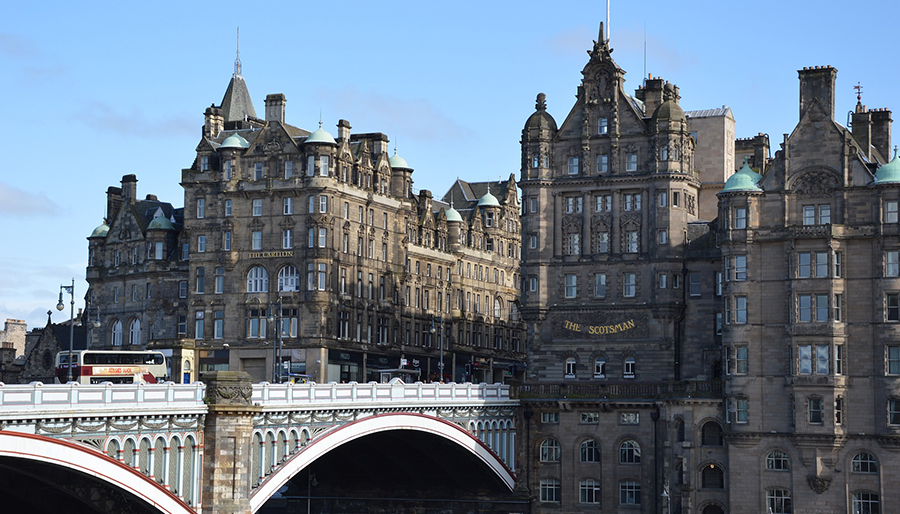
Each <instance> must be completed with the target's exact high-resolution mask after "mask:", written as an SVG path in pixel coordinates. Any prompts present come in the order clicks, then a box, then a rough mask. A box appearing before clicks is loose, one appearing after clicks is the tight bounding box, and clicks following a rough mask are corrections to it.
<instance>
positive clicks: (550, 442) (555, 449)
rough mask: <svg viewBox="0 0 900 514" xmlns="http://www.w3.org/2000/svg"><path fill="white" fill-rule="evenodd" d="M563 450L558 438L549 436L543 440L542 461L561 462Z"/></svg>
mask: <svg viewBox="0 0 900 514" xmlns="http://www.w3.org/2000/svg"><path fill="white" fill-rule="evenodd" d="M561 452H562V450H561V449H560V447H559V441H557V440H556V439H554V438H552V437H549V438H547V439H544V441H543V442H541V462H559V457H560V455H561Z"/></svg>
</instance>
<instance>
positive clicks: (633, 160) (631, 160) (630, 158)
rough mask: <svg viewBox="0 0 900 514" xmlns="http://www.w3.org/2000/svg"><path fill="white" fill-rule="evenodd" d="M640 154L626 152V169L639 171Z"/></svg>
mask: <svg viewBox="0 0 900 514" xmlns="http://www.w3.org/2000/svg"><path fill="white" fill-rule="evenodd" d="M637 168H638V156H637V154H636V153H626V154H625V171H637Z"/></svg>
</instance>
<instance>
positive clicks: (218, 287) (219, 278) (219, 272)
mask: <svg viewBox="0 0 900 514" xmlns="http://www.w3.org/2000/svg"><path fill="white" fill-rule="evenodd" d="M215 274H216V275H215V277H216V284H215V293H216V294H222V293H224V292H225V267H224V266H216V270H215Z"/></svg>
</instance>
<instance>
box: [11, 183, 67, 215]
mask: <svg viewBox="0 0 900 514" xmlns="http://www.w3.org/2000/svg"><path fill="white" fill-rule="evenodd" d="M59 212H60V209H59V206H58V205H56V203H54V202H53V201H52V200H50V198H48V197H47V195H46V194H45V193H30V192H28V191H25V190H23V189H19V188H17V187H15V186H11V185H9V184H4V183H3V182H0V213H2V214H9V215H12V216H17V217H26V216H54V215H57V214H59Z"/></svg>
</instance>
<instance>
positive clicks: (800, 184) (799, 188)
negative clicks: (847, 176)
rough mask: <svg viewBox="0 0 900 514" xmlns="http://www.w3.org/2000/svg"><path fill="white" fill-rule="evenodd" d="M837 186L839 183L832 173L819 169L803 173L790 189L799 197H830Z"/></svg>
mask: <svg viewBox="0 0 900 514" xmlns="http://www.w3.org/2000/svg"><path fill="white" fill-rule="evenodd" d="M839 187H840V184H838V180H837V177H835V176H834V174H833V173H830V172H828V171H824V170H819V171H810V172H807V173H804V174H803V175H802V176H801V177H799V178H798V179H797V181H796V182H795V183H794V184H793V187H792V188H791V189H793V191H794V193H796V194H797V195H798V196H800V197H801V198H819V197H831V196H832V195H833V194H834V190H835V189H838V188H839Z"/></svg>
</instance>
